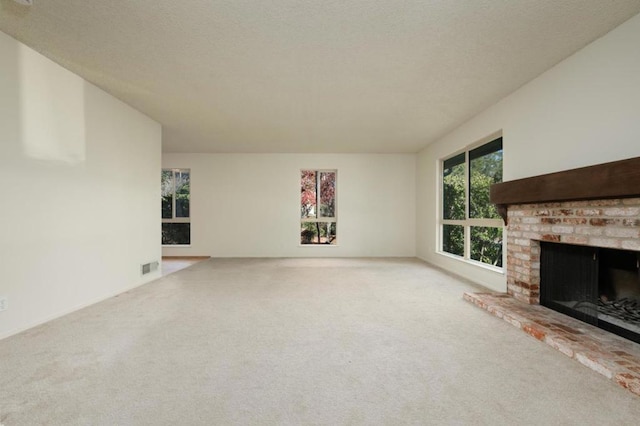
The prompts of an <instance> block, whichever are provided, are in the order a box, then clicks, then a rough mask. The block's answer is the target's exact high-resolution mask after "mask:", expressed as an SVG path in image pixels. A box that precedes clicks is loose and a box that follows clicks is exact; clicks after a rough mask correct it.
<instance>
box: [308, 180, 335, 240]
mask: <svg viewBox="0 0 640 426" xmlns="http://www.w3.org/2000/svg"><path fill="white" fill-rule="evenodd" d="M336 174H337V172H336V170H302V171H301V178H300V244H304V245H307V244H330V245H335V244H336V243H337V237H336V227H337V221H336Z"/></svg>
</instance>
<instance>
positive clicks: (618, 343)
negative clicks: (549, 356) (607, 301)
mask: <svg viewBox="0 0 640 426" xmlns="http://www.w3.org/2000/svg"><path fill="white" fill-rule="evenodd" d="M464 299H465V300H467V301H469V302H471V303H474V304H475V305H476V306H479V307H480V308H482V309H485V310H486V311H488V312H489V313H491V314H493V315H495V316H496V317H498V318H502V319H503V320H504V321H506V322H508V323H509V324H511V325H513V326H515V327H517V328H519V329H521V330H522V331H524V332H526V333H527V334H529V335H531V336H533V337H535V338H536V339H538V340H540V341H542V342H544V343H546V344H548V345H549V346H551V347H553V348H554V349H557V350H558V351H560V352H562V353H563V354H565V355H566V356H568V357H570V358H573V359H574V360H576V361H578V362H580V363H581V364H582V365H584V366H586V367H589V368H590V369H592V370H594V371H596V372H598V373H600V374H602V375H603V376H605V377H607V378H608V379H610V380H613V381H614V382H616V383H617V384H618V385H620V386H622V387H624V388H626V389H628V390H629V391H631V392H633V393H634V394H636V395H638V396H640V345H638V344H637V343H634V342H631V341H629V340H627V339H624V338H622V337H619V336H616V335H615V334H612V333H608V332H606V331H604V330H601V329H599V328H596V327H594V326H591V325H589V324H586V323H583V322H581V321H578V320H576V319H573V318H571V317H569V316H566V315H563V314H560V313H558V312H555V311H552V310H551V309H547V308H545V307H544V306H540V305H533V304H527V303H523V302H522V301H519V300H516V299H514V298H513V297H511V296H509V295H507V294H503V293H502V294H494V293H465V294H464Z"/></svg>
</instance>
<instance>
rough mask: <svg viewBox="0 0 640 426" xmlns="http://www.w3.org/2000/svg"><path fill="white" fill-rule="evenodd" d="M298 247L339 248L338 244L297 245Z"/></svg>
mask: <svg viewBox="0 0 640 426" xmlns="http://www.w3.org/2000/svg"><path fill="white" fill-rule="evenodd" d="M298 247H339V245H338V244H298Z"/></svg>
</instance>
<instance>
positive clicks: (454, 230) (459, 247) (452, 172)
mask: <svg viewBox="0 0 640 426" xmlns="http://www.w3.org/2000/svg"><path fill="white" fill-rule="evenodd" d="M467 157H468V158H470V165H469V169H468V176H469V192H470V194H469V197H468V200H467V195H466V193H465V186H466V185H465V179H466V178H467V177H466V176H467V173H465V172H466V165H467V162H466V161H465V158H467ZM499 182H502V139H497V140H495V141H492V142H490V143H488V144H486V145H483V146H481V147H480V148H477V149H476V150H472V151H470V152H469V153H468V156H465V154H464V153H463V154H460V155H458V156H456V157H453V158H451V159H448V160H446V161H445V162H444V170H443V179H442V184H443V188H442V195H443V200H442V201H443V203H442V206H443V212H442V217H443V219H445V220H452V221H460V224H444V225H443V226H442V250H443V251H445V252H447V253H451V254H455V255H458V256H464V244H465V236H464V222H463V221H465V219H499V215H498V213H497V211H496V209H495V206H494V205H493V204H492V203H491V201H490V199H489V194H490V188H491V185H493V184H494V183H499ZM467 201H468V203H469V211H468V216H467V211H466V208H467ZM471 225H472V226H471V227H470V232H469V236H470V249H471V252H470V258H471V259H473V260H477V261H479V262H483V263H487V264H490V265H494V266H498V267H501V266H502V228H501V227H494V226H473V222H471ZM467 226H468V224H467Z"/></svg>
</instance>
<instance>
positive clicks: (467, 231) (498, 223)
mask: <svg viewBox="0 0 640 426" xmlns="http://www.w3.org/2000/svg"><path fill="white" fill-rule="evenodd" d="M498 139H502V133H501V132H499V133H495V134H492V135H490V136H488V137H485V138H483V139H481V140H479V141H477V142H475V143H473V144H470V145H467V146H466V147H464V148H463V149H460V150H458V151H456V152H453V153H451V154H450V155H447V156H446V157H443V158H441V159H440V160H439V162H438V165H439V167H438V183H437V185H438V203H437V204H438V215H437V217H438V221H437V232H436V235H437V236H438V238H437V241H436V253H438V254H441V255H443V256H447V257H449V258H452V259H456V260H459V261H463V262H466V263H470V264H473V265H475V266H481V267H483V268H487V269H490V270H493V271H496V272H500V273H504V272H505V270H506V242H507V238H506V227H505V225H504V221H503V220H502V219H501V218H499V217H498V218H495V219H486V218H472V217H470V205H471V203H470V199H471V192H470V186H471V184H470V166H471V164H470V156H469V153H470V152H471V151H473V150H474V149H477V148H480V147H482V146H484V145H488V144H490V143H492V142H494V141H496V140H498ZM502 151H503V153H504V145H503V147H502ZM463 153H464V163H462V164H464V195H465V200H464V202H465V208H464V214H465V218H464V219H444V170H445V168H444V163H445V161H447V160H449V159H452V158H454V157H456V156H458V155H460V154H463ZM502 166H503V167H502V169H503V172H504V155H503V158H502ZM444 225H456V226H462V227H463V232H464V234H463V235H464V237H463V238H464V255H463V256H459V255H457V254H455V253H450V252H447V251H445V250H444V248H443V244H444ZM472 227H489V228H500V229H502V266H494V265H491V264H488V263H484V262H481V261H479V260H475V259H472V258H471V228H472Z"/></svg>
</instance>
